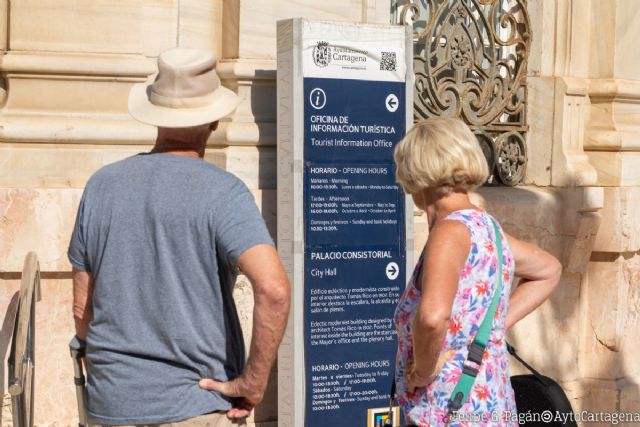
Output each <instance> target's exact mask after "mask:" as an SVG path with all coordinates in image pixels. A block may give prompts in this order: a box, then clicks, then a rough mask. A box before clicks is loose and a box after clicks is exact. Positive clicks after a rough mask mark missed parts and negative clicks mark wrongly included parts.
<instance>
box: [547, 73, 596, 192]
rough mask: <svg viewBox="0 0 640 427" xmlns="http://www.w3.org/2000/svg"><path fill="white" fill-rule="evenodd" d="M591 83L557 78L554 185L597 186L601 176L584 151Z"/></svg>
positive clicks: (552, 171)
mask: <svg viewBox="0 0 640 427" xmlns="http://www.w3.org/2000/svg"><path fill="white" fill-rule="evenodd" d="M587 90H588V83H587V81H586V80H582V79H571V78H563V77H557V78H556V79H555V93H556V95H555V99H556V101H555V114H554V132H553V136H554V141H555V143H554V144H553V160H552V169H551V184H552V185H554V186H583V187H584V186H591V185H596V182H597V178H598V175H597V173H596V170H595V169H594V167H593V166H592V165H591V164H590V163H589V159H588V157H587V155H586V154H585V152H584V131H585V125H586V122H587V118H588V112H589V111H588V108H589V98H588V96H587Z"/></svg>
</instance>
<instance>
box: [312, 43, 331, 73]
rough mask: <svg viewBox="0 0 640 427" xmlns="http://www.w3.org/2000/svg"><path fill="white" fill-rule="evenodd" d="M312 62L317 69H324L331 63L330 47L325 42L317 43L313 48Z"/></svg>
mask: <svg viewBox="0 0 640 427" xmlns="http://www.w3.org/2000/svg"><path fill="white" fill-rule="evenodd" d="M313 62H314V64H316V65H317V66H318V67H326V66H327V65H329V62H331V46H329V43H327V42H318V44H316V45H315V46H314V48H313Z"/></svg>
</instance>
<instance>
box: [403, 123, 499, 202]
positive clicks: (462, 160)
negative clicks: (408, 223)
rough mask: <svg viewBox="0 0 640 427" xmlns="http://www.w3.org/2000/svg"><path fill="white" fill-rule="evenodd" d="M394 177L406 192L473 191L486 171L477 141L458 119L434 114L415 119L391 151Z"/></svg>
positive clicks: (482, 181) (441, 192) (487, 173)
mask: <svg viewBox="0 0 640 427" xmlns="http://www.w3.org/2000/svg"><path fill="white" fill-rule="evenodd" d="M393 158H394V160H395V162H396V180H397V181H398V183H399V184H400V185H401V186H402V188H403V189H404V191H405V192H406V193H408V194H415V193H418V192H420V191H422V190H424V189H427V188H429V189H433V190H435V191H436V192H437V193H438V194H439V195H447V194H449V193H451V192H452V191H453V190H454V189H461V190H465V191H472V190H474V189H476V188H477V187H479V186H480V185H482V184H483V183H484V182H485V181H486V180H487V176H488V175H489V170H488V167H487V161H486V159H485V157H484V154H483V153H482V149H481V148H480V144H478V141H477V139H476V137H475V136H474V135H473V133H472V132H471V130H470V129H469V127H468V126H467V125H466V124H464V122H462V121H461V120H458V119H453V118H449V117H433V118H430V119H426V120H423V121H421V122H418V123H416V124H415V125H414V126H413V128H412V129H411V130H410V131H409V132H407V134H406V136H405V137H404V138H403V139H402V140H401V141H400V142H399V143H398V145H397V146H396V148H395V151H394V153H393Z"/></svg>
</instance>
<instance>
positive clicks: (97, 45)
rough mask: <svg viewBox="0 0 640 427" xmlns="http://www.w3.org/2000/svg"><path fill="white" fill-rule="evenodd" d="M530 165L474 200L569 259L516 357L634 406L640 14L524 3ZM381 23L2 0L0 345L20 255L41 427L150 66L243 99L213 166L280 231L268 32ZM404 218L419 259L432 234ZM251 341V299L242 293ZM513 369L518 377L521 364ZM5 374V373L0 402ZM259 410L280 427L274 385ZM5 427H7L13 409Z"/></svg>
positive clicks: (172, 3) (255, 10)
mask: <svg viewBox="0 0 640 427" xmlns="http://www.w3.org/2000/svg"><path fill="white" fill-rule="evenodd" d="M528 3H529V13H530V18H531V25H532V32H533V44H532V51H531V55H530V61H529V77H528V85H529V108H528V115H529V116H528V121H529V124H530V131H529V134H528V148H529V163H528V169H527V176H526V180H525V185H524V186H521V187H518V188H504V187H492V188H484V189H482V190H481V191H480V192H479V194H478V195H477V196H476V200H477V201H478V203H480V204H481V205H483V206H486V208H487V209H489V210H490V211H491V212H493V213H495V215H496V216H497V217H498V218H499V219H500V220H501V222H502V223H503V224H504V226H505V228H506V230H507V231H508V232H509V233H512V234H513V235H515V236H517V237H520V238H524V239H529V240H532V241H535V242H537V243H538V244H540V245H541V246H542V247H543V248H545V249H548V250H550V251H551V252H552V253H554V254H555V255H556V256H558V257H559V259H560V260H561V261H562V263H563V265H564V274H563V277H562V283H561V286H560V288H559V290H558V291H557V292H556V294H555V295H554V296H553V297H552V298H551V300H550V301H549V302H547V303H545V305H544V306H543V307H542V308H541V309H540V310H538V311H537V312H536V313H534V314H533V315H531V316H530V317H528V318H527V319H525V320H524V321H523V322H521V323H520V324H518V325H516V327H514V329H513V331H512V333H511V340H512V341H513V343H514V344H515V345H516V346H517V347H519V349H520V353H521V354H522V356H523V357H524V358H525V359H527V360H529V361H530V362H531V363H532V364H533V365H534V366H536V367H538V368H539V369H540V370H541V371H543V372H544V373H545V374H547V375H549V376H553V377H555V378H557V379H559V380H560V381H561V382H562V384H563V385H565V386H566V388H567V390H568V391H569V394H570V396H571V398H572V401H573V403H574V407H575V409H588V410H627V411H628V410H635V411H640V393H639V389H638V387H639V386H638V384H640V368H639V367H638V364H637V363H635V359H634V357H633V356H634V355H635V354H636V352H638V351H640V347H639V344H638V343H639V342H640V339H638V338H640V335H639V333H638V332H637V331H638V322H639V317H640V314H639V313H640V237H639V236H640V209H639V208H638V206H639V205H640V143H639V139H638V136H637V135H640V71H638V70H640V67H639V66H640V56H638V55H637V54H635V55H634V54H633V53H634V52H635V51H636V50H637V49H636V46H635V45H636V44H637V40H638V37H639V36H640V5H638V3H637V2H636V1H635V0H610V1H607V2H602V1H599V0H535V1H534V0H529V2H528ZM290 17H306V18H311V19H325V20H351V21H362V22H380V23H385V22H388V20H389V17H390V2H389V1H388V0H386V1H384V0H350V1H348V2H345V1H344V0H341V1H339V0H326V1H324V2H314V1H310V0H304V1H295V2H294V1H289V0H282V1H276V0H251V1H239V0H229V1H226V0H225V1H223V0H161V1H158V0H154V1H151V0H139V1H135V2H123V1H118V2H102V1H97V0H68V1H66V2H64V4H62V3H61V2H59V1H54V0H22V1H20V2H9V1H8V0H0V49H1V50H3V54H2V56H1V57H0V106H1V109H0V313H5V311H6V312H7V314H5V315H4V317H3V319H2V321H3V322H2V331H1V333H0V352H1V353H2V356H3V357H6V355H7V347H8V342H9V341H8V340H9V335H10V330H9V326H10V325H9V324H10V322H9V319H10V317H11V316H10V313H11V310H10V309H11V308H12V307H15V295H16V292H17V289H18V281H19V277H20V274H19V272H20V270H21V268H22V262H23V258H24V256H25V255H26V253H27V252H28V251H30V250H34V251H36V252H37V253H38V255H39V257H40V263H41V268H42V271H43V273H42V277H43V282H42V297H43V298H42V301H41V302H40V303H39V304H38V320H37V336H38V346H37V353H36V364H37V368H36V381H37V393H36V424H37V425H39V426H47V425H52V426H53V425H57V426H67V425H75V416H76V408H75V395H74V391H73V384H72V379H71V378H72V365H71V360H70V358H69V356H68V349H67V343H68V340H69V338H70V337H71V335H72V334H73V327H72V319H71V308H70V305H71V282H70V273H69V271H70V266H69V264H68V263H67V261H66V257H65V253H66V247H67V245H68V238H69V234H70V229H71V226H72V224H73V221H74V219H75V209H76V206H77V203H78V201H79V197H80V195H81V192H82V188H83V187H84V184H85V182H86V180H87V179H88V177H89V176H90V175H91V174H92V173H93V172H94V171H95V170H96V169H98V168H99V167H101V166H103V165H105V164H108V163H111V162H113V161H116V160H118V159H121V158H124V157H126V156H129V155H132V154H134V153H138V152H141V151H146V150H148V149H149V148H150V146H151V144H152V143H153V140H154V138H155V130H154V128H152V127H149V126H145V125H141V124H138V123H137V122H135V121H133V120H132V119H131V118H130V117H129V116H128V114H127V112H126V104H127V102H126V100H127V95H128V91H129V89H130V87H131V85H132V84H134V83H136V82H141V81H144V80H146V79H147V78H148V76H149V75H151V74H153V73H154V70H155V65H154V58H155V57H156V56H157V55H158V53H160V52H161V51H163V50H165V49H168V48H171V47H174V46H186V47H201V48H208V49H211V50H213V51H214V52H216V53H217V54H218V56H219V57H220V58H221V59H220V63H219V71H220V74H221V77H222V78H223V84H225V85H226V86H227V87H229V88H231V89H233V90H235V91H237V93H238V94H239V95H240V96H242V97H243V102H242V104H241V106H240V107H239V108H238V110H237V111H236V112H235V113H234V114H233V115H232V116H231V117H230V118H229V119H227V120H225V121H224V122H223V123H221V125H220V127H219V129H218V130H217V131H216V132H215V133H214V134H213V135H212V138H211V139H210V141H209V149H208V154H207V160H208V161H211V162H213V163H215V164H217V165H219V166H221V167H223V168H225V169H227V170H229V171H231V172H233V173H236V174H237V175H238V176H240V177H241V178H242V179H243V180H244V181H245V182H246V183H247V185H248V186H249V187H250V188H251V190H252V191H253V194H254V195H255V198H256V201H257V202H258V204H259V206H260V207H261V209H262V212H263V215H264V216H265V218H266V220H267V223H268V225H269V228H270V231H271V232H272V234H273V235H275V227H276V224H275V218H276V200H275V199H276V196H275V165H276V161H275V145H276V131H275V117H276V98H275V70H276V63H275V51H276V38H275V22H276V21H277V20H278V19H284V18H290ZM424 225H425V224H424V217H423V216H422V215H421V213H420V212H416V216H415V242H416V251H419V250H420V249H421V246H422V245H423V244H424V241H425V240H426V237H427V232H426V230H425V226H424ZM236 297H237V298H236V301H237V303H238V305H239V308H240V312H241V320H242V323H243V326H245V328H246V331H247V338H248V337H249V334H250V329H251V328H250V325H251V306H252V294H251V289H250V286H249V285H248V284H247V283H246V281H245V280H242V279H241V280H240V281H239V283H238V286H237V288H236ZM512 366H513V371H514V372H517V371H518V370H519V367H518V364H517V362H514V363H513V365H512ZM6 377H7V375H6V370H4V369H3V370H1V371H0V381H1V384H2V385H1V386H0V387H1V388H2V391H3V392H6V381H7V379H6ZM273 386H274V385H273V384H272V388H271V389H270V390H271V391H270V392H269V393H268V397H267V399H266V402H265V404H264V405H262V406H261V407H260V408H258V409H257V410H256V411H255V415H254V419H253V420H252V421H255V423H256V424H257V425H262V426H275V425H276V417H277V410H276V402H277V396H276V392H275V387H273ZM3 409H4V410H3V412H2V414H1V415H0V416H1V418H0V420H1V425H11V417H10V415H9V413H8V408H7V407H6V405H5V407H4V408H3Z"/></svg>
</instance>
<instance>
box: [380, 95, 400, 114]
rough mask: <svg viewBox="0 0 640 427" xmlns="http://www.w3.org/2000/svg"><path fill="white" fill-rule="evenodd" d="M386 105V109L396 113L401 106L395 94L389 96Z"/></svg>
mask: <svg viewBox="0 0 640 427" xmlns="http://www.w3.org/2000/svg"><path fill="white" fill-rule="evenodd" d="M384 104H385V107H387V110H389V111H390V112H392V113H394V112H395V111H396V110H397V109H398V107H399V106H400V101H398V97H397V96H396V95H395V94H393V93H390V94H389V95H388V96H387V99H385V101H384Z"/></svg>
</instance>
